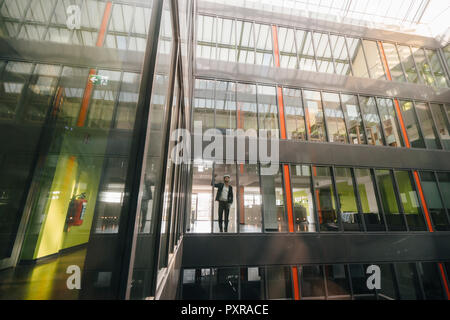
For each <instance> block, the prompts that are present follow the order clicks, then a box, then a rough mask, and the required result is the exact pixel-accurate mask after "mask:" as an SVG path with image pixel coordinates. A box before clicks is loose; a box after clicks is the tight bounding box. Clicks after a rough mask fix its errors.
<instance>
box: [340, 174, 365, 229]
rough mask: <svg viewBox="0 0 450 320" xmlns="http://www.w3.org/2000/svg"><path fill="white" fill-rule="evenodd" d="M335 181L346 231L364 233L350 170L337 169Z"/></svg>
mask: <svg viewBox="0 0 450 320" xmlns="http://www.w3.org/2000/svg"><path fill="white" fill-rule="evenodd" d="M335 174H336V175H335V180H336V189H337V195H338V199H339V203H340V207H341V220H342V225H343V227H344V231H363V230H364V228H363V224H362V221H361V215H360V214H359V213H358V206H357V204H356V196H355V188H354V185H353V178H352V172H351V169H350V168H343V167H336V169H335Z"/></svg>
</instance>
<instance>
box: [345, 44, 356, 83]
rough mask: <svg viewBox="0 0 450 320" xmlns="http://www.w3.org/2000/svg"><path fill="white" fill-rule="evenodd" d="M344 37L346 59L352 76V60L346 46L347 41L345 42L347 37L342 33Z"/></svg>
mask: <svg viewBox="0 0 450 320" xmlns="http://www.w3.org/2000/svg"><path fill="white" fill-rule="evenodd" d="M343 37H344V42H345V48H346V50H347V60H348V64H349V67H350V76H352V77H353V76H354V75H353V62H352V58H351V56H350V49H349V48H348V43H347V37H346V36H345V35H343Z"/></svg>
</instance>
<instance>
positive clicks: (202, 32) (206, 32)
mask: <svg viewBox="0 0 450 320" xmlns="http://www.w3.org/2000/svg"><path fill="white" fill-rule="evenodd" d="M216 45H217V19H216V18H215V17H210V16H202V15H198V16H197V50H196V55H197V57H198V58H205V59H216V55H217V49H216Z"/></svg>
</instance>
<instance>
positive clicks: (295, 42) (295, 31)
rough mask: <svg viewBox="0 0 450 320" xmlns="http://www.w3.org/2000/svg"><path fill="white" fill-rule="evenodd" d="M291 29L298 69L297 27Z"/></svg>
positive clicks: (298, 67) (297, 67)
mask: <svg viewBox="0 0 450 320" xmlns="http://www.w3.org/2000/svg"><path fill="white" fill-rule="evenodd" d="M292 30H293V31H294V46H295V48H294V49H295V54H296V56H297V65H296V69H298V70H300V54H299V52H298V40H297V29H295V28H292Z"/></svg>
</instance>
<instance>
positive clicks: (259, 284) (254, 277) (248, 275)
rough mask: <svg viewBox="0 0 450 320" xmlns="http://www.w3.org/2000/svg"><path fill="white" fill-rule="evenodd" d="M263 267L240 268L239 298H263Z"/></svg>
mask: <svg viewBox="0 0 450 320" xmlns="http://www.w3.org/2000/svg"><path fill="white" fill-rule="evenodd" d="M264 286H265V285H264V268H262V267H249V268H241V300H264V299H265V297H264V291H265V290H264Z"/></svg>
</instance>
